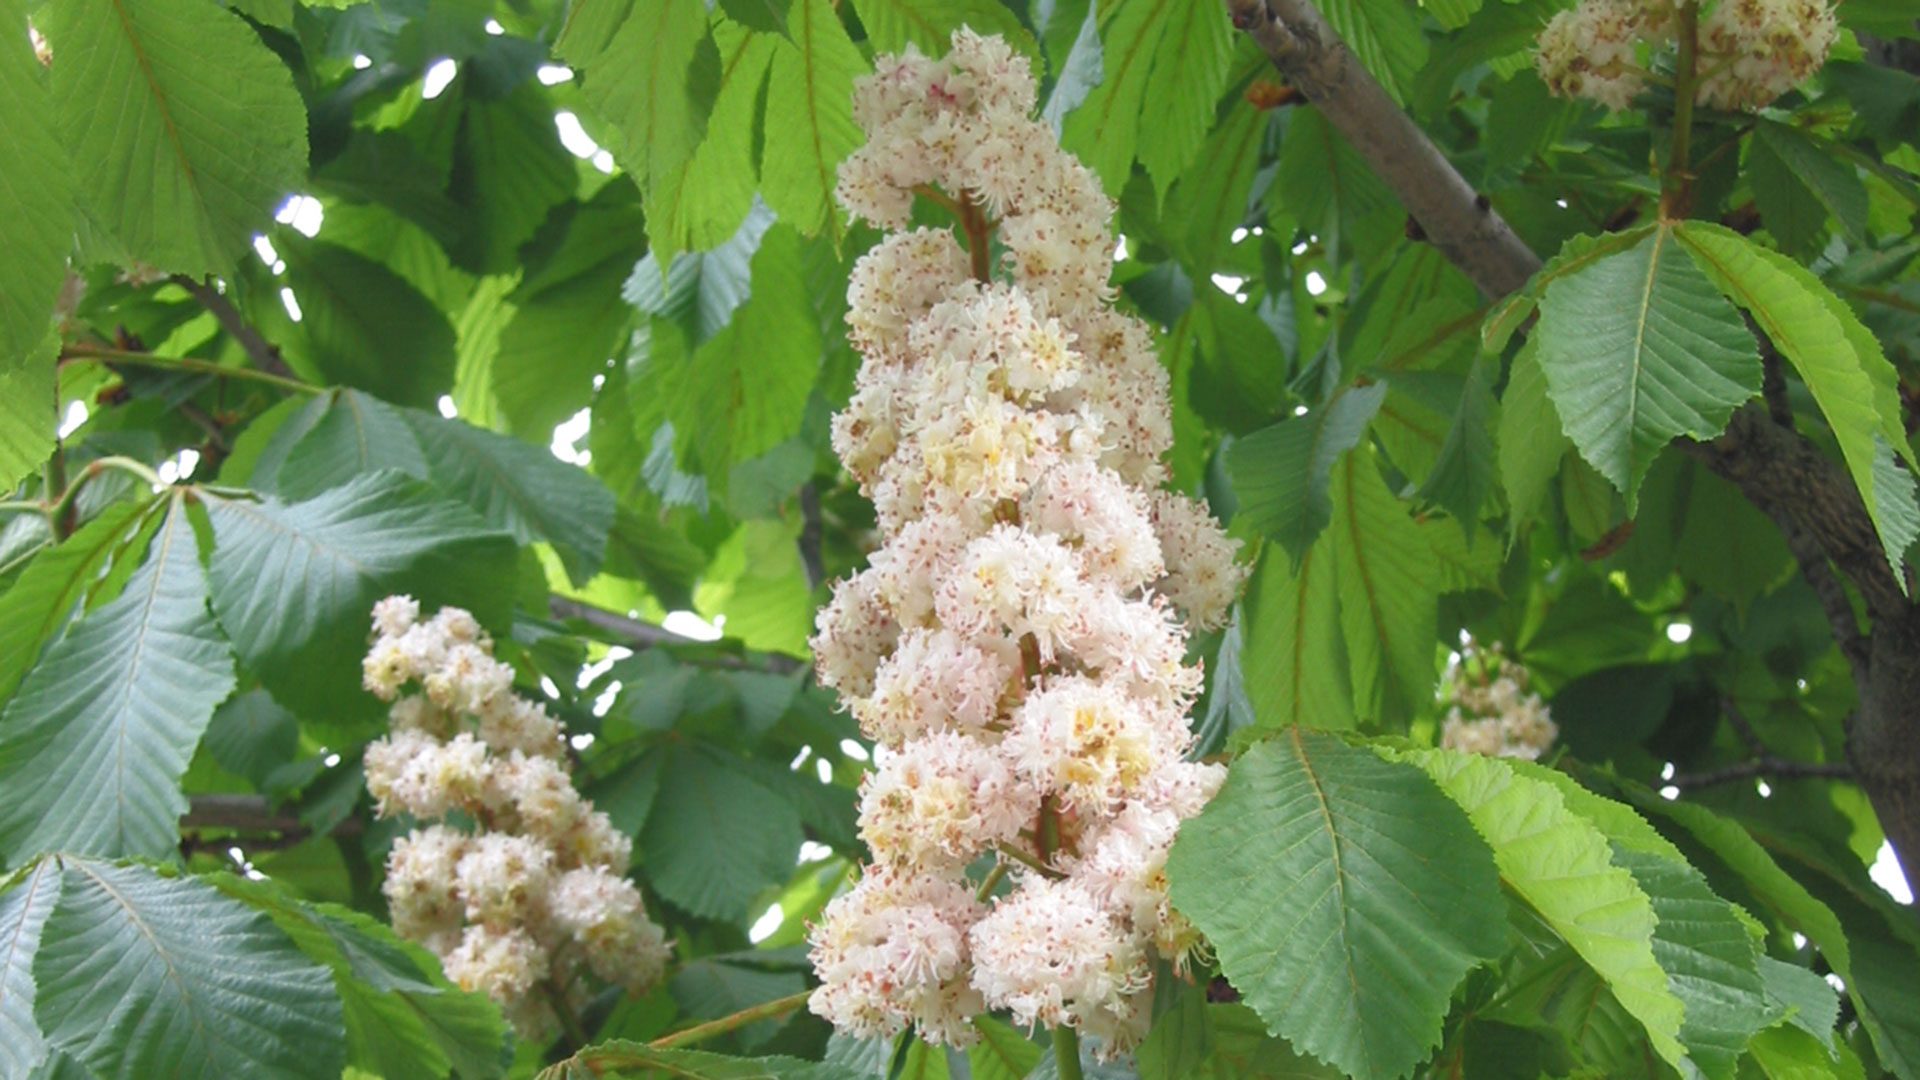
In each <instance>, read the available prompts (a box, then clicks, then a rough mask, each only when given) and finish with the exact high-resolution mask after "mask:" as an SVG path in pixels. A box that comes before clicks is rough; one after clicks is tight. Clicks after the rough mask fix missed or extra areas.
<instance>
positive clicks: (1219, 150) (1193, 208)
mask: <svg viewBox="0 0 1920 1080" xmlns="http://www.w3.org/2000/svg"><path fill="white" fill-rule="evenodd" d="M1267 120H1268V114H1267V112H1266V111H1265V110H1263V109H1260V108H1257V107H1255V106H1254V105H1253V104H1252V103H1251V102H1248V101H1244V100H1243V101H1239V102H1236V103H1235V104H1234V106H1233V110H1232V111H1231V112H1229V113H1228V114H1227V118H1226V120H1224V121H1222V122H1221V124H1220V126H1219V128H1218V129H1217V130H1216V131H1214V133H1213V134H1212V135H1210V136H1208V137H1207V142H1206V145H1205V146H1204V147H1203V148H1202V149H1201V152H1200V154H1199V157H1198V158H1197V159H1196V160H1195V161H1194V162H1193V163H1192V164H1191V165H1189V166H1188V168H1187V172H1186V174H1185V175H1184V176H1182V177H1181V179H1180V185H1179V186H1178V187H1176V188H1175V189H1174V191H1173V200H1172V201H1171V202H1169V203H1168V204H1167V211H1166V220H1168V221H1170V222H1185V223H1186V226H1185V229H1184V234H1183V236H1182V237H1181V241H1182V244H1183V246H1184V248H1185V253H1186V256H1187V259H1186V265H1187V268H1188V269H1190V270H1194V271H1198V272H1199V273H1200V274H1202V275H1205V274H1210V273H1212V272H1213V270H1214V268H1215V267H1217V266H1219V265H1220V263H1221V260H1222V258H1223V257H1224V256H1225V254H1226V252H1227V251H1228V250H1229V248H1230V247H1231V246H1232V242H1233V231H1234V230H1235V229H1236V228H1239V226H1240V223H1241V222H1242V221H1243V220H1245V219H1246V217H1247V210H1248V207H1247V199H1248V196H1249V195H1250V194H1251V193H1252V191H1253V178H1254V174H1255V173H1256V172H1257V171H1258V170H1259V167H1260V147H1261V144H1262V143H1264V142H1265V141H1266V137H1267V127H1268V124H1267Z"/></svg>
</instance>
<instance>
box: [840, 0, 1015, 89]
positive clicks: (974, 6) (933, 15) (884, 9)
mask: <svg viewBox="0 0 1920 1080" xmlns="http://www.w3.org/2000/svg"><path fill="white" fill-rule="evenodd" d="M853 10H854V11H855V12H857V13H859V15H860V25H862V26H864V27H866V28H867V41H868V42H869V43H871V44H872V45H873V51H874V52H876V53H897V52H900V51H901V50H903V49H905V48H906V47H907V45H908V44H913V45H915V46H918V47H919V49H920V51H921V52H922V53H924V54H926V55H927V56H945V55H946V54H947V48H948V45H949V43H950V41H951V40H952V37H953V32H954V31H955V30H957V29H959V28H960V27H962V26H967V27H970V28H972V29H973V31H974V32H975V33H977V34H981V35H984V36H992V35H994V34H998V35H1000V36H1001V37H1004V38H1006V39H1007V44H1009V45H1012V46H1013V47H1014V48H1015V49H1016V50H1018V51H1020V52H1023V53H1025V54H1026V55H1027V56H1029V57H1034V56H1036V46H1035V44H1034V40H1033V35H1032V34H1030V33H1028V32H1027V28H1026V27H1024V26H1022V25H1020V18H1019V16H1017V15H1015V14H1014V13H1013V9H1012V8H1010V7H1008V6H1007V5H1006V4H1003V3H1000V2H999V0H853ZM1034 71H1035V73H1036V74H1038V73H1039V71H1040V67H1039V65H1037V64H1036V65H1035V68H1034Z"/></svg>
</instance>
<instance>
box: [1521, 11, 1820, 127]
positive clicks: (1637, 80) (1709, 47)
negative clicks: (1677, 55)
mask: <svg viewBox="0 0 1920 1080" xmlns="http://www.w3.org/2000/svg"><path fill="white" fill-rule="evenodd" d="M1680 25H1681V24H1680V21H1679V20H1678V19H1677V18H1676V5H1675V3H1674V0H1581V2H1580V4H1579V5H1578V6H1576V7H1574V8H1572V9H1570V10H1567V11H1562V12H1560V13H1559V14H1557V15H1555V16H1554V17H1553V19H1552V20H1551V21H1549V22H1548V23H1547V25H1546V28H1545V29H1544V30H1542V31H1541V33H1540V40H1539V51H1538V52H1537V53H1536V54H1535V56H1534V62H1535V65H1536V67H1537V68H1538V70H1539V72H1540V78H1541V80H1542V81H1543V82H1545V83H1546V84H1547V87H1548V89H1550V90H1552V91H1553V92H1554V93H1556V94H1559V95H1561V96H1563V97H1584V98H1587V99H1589V100H1592V101H1596V102H1599V103H1600V104H1602V105H1604V106H1606V107H1607V108H1609V109H1612V110H1615V111H1619V110H1623V109H1625V108H1627V107H1628V105H1629V104H1630V103H1631V102H1632V100H1633V99H1634V98H1635V97H1636V96H1638V95H1639V93H1640V92H1641V91H1642V90H1644V89H1646V85H1647V76H1648V70H1649V63H1650V62H1651V60H1652V57H1653V55H1654V54H1655V53H1657V52H1660V51H1662V50H1663V49H1664V48H1666V47H1667V46H1669V45H1671V44H1672V42H1673V38H1674V34H1675V32H1676V31H1677V30H1678V29H1679V27H1680ZM1836 33H1837V26H1836V23H1835V20H1834V14H1833V8H1832V6H1831V5H1830V4H1829V3H1828V0H1719V3H1717V4H1713V5H1711V8H1710V9H1709V8H1708V5H1706V4H1702V16H1701V18H1700V20H1699V27H1698V32H1697V34H1696V43H1697V46H1698V54H1697V60H1696V68H1697V70H1698V71H1699V73H1700V75H1701V78H1700V81H1699V83H1698V93H1697V100H1699V101H1700V102H1702V103H1704V104H1707V105H1711V106H1713V107H1714V108H1719V109H1742V110H1747V111H1753V110H1756V109H1759V108H1761V107H1762V106H1765V105H1766V104H1767V103H1768V102H1771V101H1772V100H1773V99H1775V98H1777V97H1779V96H1780V95H1781V94H1784V93H1786V92H1787V91H1788V90H1790V89H1792V88H1793V87H1794V86H1796V85H1797V84H1799V83H1800V82H1802V81H1804V80H1805V79H1806V78H1807V77H1808V76H1810V75H1812V74H1813V73H1814V72H1815V71H1818V70H1819V68H1820V65H1821V64H1823V63H1825V62H1826V59H1827V50H1828V49H1829V48H1831V47H1832V45H1833V41H1834V37H1835V35H1836Z"/></svg>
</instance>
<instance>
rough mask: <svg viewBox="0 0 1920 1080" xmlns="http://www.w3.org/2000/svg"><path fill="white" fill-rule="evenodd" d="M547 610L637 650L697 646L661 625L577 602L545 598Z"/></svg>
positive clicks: (683, 636) (555, 597)
mask: <svg viewBox="0 0 1920 1080" xmlns="http://www.w3.org/2000/svg"><path fill="white" fill-rule="evenodd" d="M547 610H548V611H549V612H551V613H552V615H553V617H554V618H556V619H561V620H566V619H577V620H579V621H580V622H583V623H586V624H587V625H588V626H591V627H593V628H594V629H595V630H599V631H601V632H602V633H605V634H610V635H613V636H615V637H619V638H624V639H626V641H627V642H628V643H629V644H632V645H637V646H639V647H640V648H647V647H649V646H653V645H698V644H700V641H699V640H698V639H697V638H690V637H686V636H685V635H682V634H676V633H674V632H673V631H671V630H669V629H667V628H666V627H664V626H655V625H654V624H652V623H648V622H641V621H640V620H639V619H635V618H632V617H630V616H626V615H622V614H620V613H619V612H617V611H608V610H607V609H606V608H603V607H595V606H593V605H592V604H583V603H581V602H580V601H578V600H569V599H567V598H566V597H564V596H550V597H548V598H547Z"/></svg>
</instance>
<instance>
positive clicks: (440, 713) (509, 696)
mask: <svg viewBox="0 0 1920 1080" xmlns="http://www.w3.org/2000/svg"><path fill="white" fill-rule="evenodd" d="M373 628H374V640H373V645H372V647H371V648H370V649H369V650H368V652H367V657H366V661H365V664H364V667H363V675H364V681H365V685H366V688H367V689H368V690H369V691H371V692H372V693H374V694H375V695H377V696H378V697H379V698H381V700H383V701H390V702H392V703H393V706H392V709H391V712H390V714H389V720H390V723H391V726H392V731H391V733H390V734H388V735H387V736H386V737H385V738H383V739H377V740H375V741H374V742H372V743H370V744H368V746H367V749H366V754H365V757H364V759H363V765H364V769H365V771H366V777H367V790H368V791H369V792H371V793H372V794H373V797H374V799H375V800H376V802H377V804H378V811H379V813H380V815H381V816H382V817H392V816H395V815H398V814H403V813H404V814H408V815H410V816H412V817H413V818H415V819H418V820H420V821H434V820H436V819H442V818H445V817H447V816H448V815H450V814H453V813H455V812H458V813H459V814H461V815H464V816H465V817H466V818H468V819H470V820H472V821H473V822H475V823H476V825H477V829H476V831H474V832H466V831H463V830H461V829H457V828H454V827H452V826H450V825H447V824H430V825H424V826H422V827H418V828H415V829H414V830H413V831H412V832H411V833H409V834H407V835H406V836H403V837H401V838H400V839H399V840H397V841H395V842H394V846H393V851H392V852H391V853H390V854H389V855H388V857H387V880H386V884H385V886H384V891H385V893H386V897H387V904H388V908H389V911H390V913H391V916H392V919H393V928H394V930H395V931H397V932H398V933H399V934H400V935H401V936H402V937H405V938H409V939H411V940H414V941H418V942H420V943H421V944H423V945H425V946H426V947H427V948H428V949H431V950H432V951H433V952H434V954H435V955H437V956H439V957H440V961H441V964H442V966H443V967H444V968H445V969H446V973H447V977H448V978H450V979H452V980H453V981H454V982H456V983H458V984H459V985H460V986H461V987H462V988H464V989H467V990H475V991H480V992H483V993H485V994H487V995H488V996H489V997H491V998H493V1000H494V1001H496V1002H498V1003H499V1005H500V1007H501V1009H502V1010H503V1012H504V1013H505V1014H506V1016H507V1018H508V1019H509V1020H510V1021H512V1023H513V1026H514V1027H515V1028H516V1029H517V1030H518V1031H519V1032H520V1033H521V1034H522V1035H525V1036H527V1037H529V1038H544V1037H546V1036H547V1035H548V1034H550V1033H551V1032H552V1031H553V1029H554V1027H555V1025H556V1023H557V1022H558V1017H557V1016H556V1015H555V1013H554V1011H553V1001H554V1000H555V998H556V997H557V998H558V999H559V1000H562V1001H567V1002H569V1003H570V1004H572V1005H575V1006H577V1005H578V1004H580V1002H582V1001H583V1000H584V999H585V995H586V992H587V987H586V985H585V984H584V983H583V982H582V981H581V980H580V978H579V977H578V976H579V973H580V972H581V971H582V970H591V971H592V972H593V973H594V974H595V975H597V976H598V977H600V978H602V979H605V980H607V981H608V982H613V983H619V984H622V985H624V986H627V987H629V988H630V989H634V990H641V989H644V988H646V987H647V986H650V985H651V984H653V983H654V982H656V981H657V980H658V979H659V977H660V973H661V971H662V970H663V969H664V968H665V966H666V963H667V959H668V953H669V947H668V945H667V942H666V940H665V937H664V936H663V935H662V934H661V932H660V927H659V926H657V925H655V924H654V923H653V922H652V921H651V920H649V919H648V918H647V914H646V910H645V907H644V905H643V903H642V901H641V898H640V891H639V890H638V889H637V888H635V887H634V884H633V882H631V881H629V880H627V878H626V877H624V876H623V875H624V873H625V871H626V867H627V861H628V859H629V858H630V857H631V855H632V852H633V844H632V841H631V840H629V839H628V838H627V837H626V836H624V835H622V834H621V833H619V832H618V831H616V830H615V829H614V827H613V824H612V822H611V821H609V820H608V819H607V815H605V814H604V813H601V812H599V811H597V810H595V809H594V808H593V805H592V804H591V803H589V802H587V801H586V800H585V799H582V798H581V797H580V793H579V792H578V791H577V790H576V789H575V788H574V786H573V777H572V775H571V774H569V772H568V771H567V761H566V758H565V756H564V749H565V745H566V744H565V742H564V741H563V736H564V730H563V729H562V727H561V725H560V723H559V722H558V721H556V720H554V719H553V718H552V717H550V716H548V715H547V713H546V710H545V709H544V708H542V707H541V706H540V705H539V704H537V703H535V702H530V701H527V700H525V699H523V698H520V697H518V696H516V695H515V694H514V693H513V669H512V668H510V667H508V666H507V665H506V664H503V663H501V662H500V661H498V660H495V659H494V658H493V644H492V642H491V641H490V640H489V639H488V638H487V636H486V633H485V632H484V631H482V630H481V628H480V624H479V623H478V622H476V621H475V620H474V618H473V616H472V615H470V614H468V613H467V612H464V611H461V610H459V609H458V608H443V609H442V610H441V611H440V612H439V613H438V614H436V615H435V616H434V617H433V618H431V619H427V620H422V619H421V618H420V605H419V604H417V603H415V602H414V601H413V599H412V598H410V597H405V596H390V597H388V598H386V599H385V600H382V601H380V602H379V603H378V604H376V605H375V606H374V609H373ZM407 686H417V687H419V688H420V691H421V692H420V693H417V694H411V695H408V696H404V697H403V696H401V691H402V689H403V688H405V687H407Z"/></svg>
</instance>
